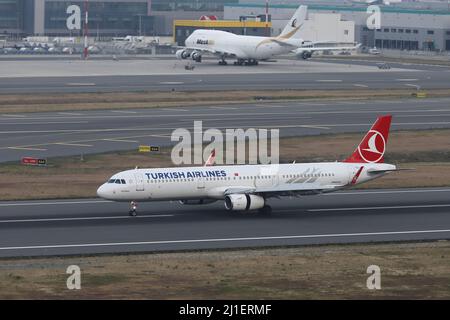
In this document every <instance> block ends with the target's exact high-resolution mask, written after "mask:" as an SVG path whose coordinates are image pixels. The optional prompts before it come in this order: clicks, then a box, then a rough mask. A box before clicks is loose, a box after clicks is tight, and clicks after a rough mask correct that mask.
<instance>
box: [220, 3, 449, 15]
mask: <svg viewBox="0 0 450 320" xmlns="http://www.w3.org/2000/svg"><path fill="white" fill-rule="evenodd" d="M225 6H226V7H243V8H265V4H253V3H226V4H225ZM270 8H278V9H296V8H298V5H291V4H275V5H270ZM308 9H311V10H323V11H349V12H366V11H367V7H363V6H358V7H351V6H332V5H329V6H328V5H308ZM380 9H381V12H386V13H404V14H429V15H448V16H450V12H449V11H440V10H425V9H406V8H398V7H393V6H380Z"/></svg>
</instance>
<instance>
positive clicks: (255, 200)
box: [225, 194, 265, 211]
mask: <svg viewBox="0 0 450 320" xmlns="http://www.w3.org/2000/svg"><path fill="white" fill-rule="evenodd" d="M264 205H265V200H264V198H263V197H261V196H256V195H253V194H230V195H229V196H226V197H225V208H226V209H227V210H229V211H248V210H256V209H261V208H263V207H264Z"/></svg>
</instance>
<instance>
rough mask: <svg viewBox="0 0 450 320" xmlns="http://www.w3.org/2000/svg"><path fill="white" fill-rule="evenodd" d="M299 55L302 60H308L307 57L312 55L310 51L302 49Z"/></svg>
mask: <svg viewBox="0 0 450 320" xmlns="http://www.w3.org/2000/svg"><path fill="white" fill-rule="evenodd" d="M300 57H301V58H302V59H303V60H308V59H309V58H311V57H312V51H303V52H302V53H301V54H300Z"/></svg>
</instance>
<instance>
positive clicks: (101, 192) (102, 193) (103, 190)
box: [97, 184, 108, 198]
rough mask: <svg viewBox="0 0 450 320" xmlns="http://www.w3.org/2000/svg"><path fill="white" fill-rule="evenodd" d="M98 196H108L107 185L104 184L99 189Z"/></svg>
mask: <svg viewBox="0 0 450 320" xmlns="http://www.w3.org/2000/svg"><path fill="white" fill-rule="evenodd" d="M97 196H99V197H100V198H106V197H107V196H108V193H107V190H106V186H105V185H104V184H102V185H101V186H100V187H99V188H98V189H97Z"/></svg>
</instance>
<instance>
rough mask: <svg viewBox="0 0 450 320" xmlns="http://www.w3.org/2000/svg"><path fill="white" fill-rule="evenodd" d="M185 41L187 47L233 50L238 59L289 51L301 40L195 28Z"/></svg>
mask: <svg viewBox="0 0 450 320" xmlns="http://www.w3.org/2000/svg"><path fill="white" fill-rule="evenodd" d="M185 43H186V47H188V48H198V49H205V50H208V51H217V52H233V53H234V55H235V56H236V58H238V59H255V60H265V59H270V58H272V57H274V56H277V55H280V54H286V53H289V52H291V51H292V50H293V49H295V48H298V47H300V46H301V45H302V43H303V40H302V39H298V38H290V39H281V38H274V37H257V36H244V35H236V34H233V33H230V32H226V31H219V30H196V31H194V32H193V33H192V34H191V35H190V36H189V37H188V38H187V39H186V41H185Z"/></svg>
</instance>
